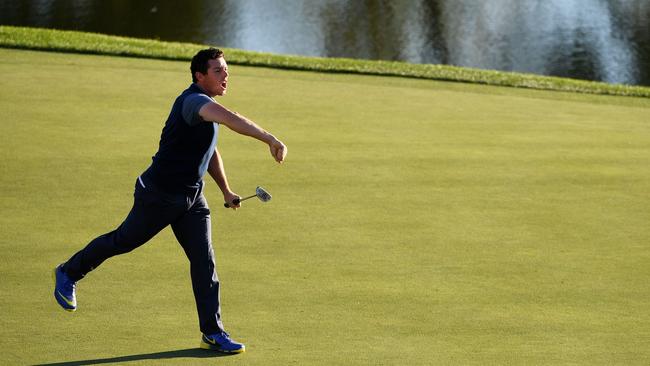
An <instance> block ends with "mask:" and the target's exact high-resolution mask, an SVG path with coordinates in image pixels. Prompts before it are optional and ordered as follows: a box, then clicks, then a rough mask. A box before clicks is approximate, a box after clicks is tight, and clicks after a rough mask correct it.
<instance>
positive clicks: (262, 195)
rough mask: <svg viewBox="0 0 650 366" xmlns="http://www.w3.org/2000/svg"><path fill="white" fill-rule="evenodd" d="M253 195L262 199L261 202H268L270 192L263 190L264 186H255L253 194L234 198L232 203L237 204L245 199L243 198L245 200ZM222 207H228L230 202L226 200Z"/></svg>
mask: <svg viewBox="0 0 650 366" xmlns="http://www.w3.org/2000/svg"><path fill="white" fill-rule="evenodd" d="M253 197H257V198H259V199H260V201H262V202H268V201H270V200H271V194H270V193H269V192H267V191H266V190H264V188H262V187H257V188H255V194H254V195H252V196H248V197H244V198H239V199H235V200H234V201H233V202H232V203H234V204H239V203H240V202H241V201H245V200H247V199H249V198H253ZM223 207H225V208H230V204H229V203H228V202H226V203H224V204H223Z"/></svg>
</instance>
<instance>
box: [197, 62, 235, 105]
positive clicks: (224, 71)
mask: <svg viewBox="0 0 650 366" xmlns="http://www.w3.org/2000/svg"><path fill="white" fill-rule="evenodd" d="M196 78H197V81H196V83H197V84H198V85H199V86H200V87H201V88H203V89H204V90H205V91H206V92H208V94H209V95H210V96H211V97H214V96H217V95H224V94H226V89H227V88H228V65H227V64H226V60H225V59H224V58H223V57H219V58H217V59H215V60H208V71H207V73H206V74H201V73H200V72H197V73H196Z"/></svg>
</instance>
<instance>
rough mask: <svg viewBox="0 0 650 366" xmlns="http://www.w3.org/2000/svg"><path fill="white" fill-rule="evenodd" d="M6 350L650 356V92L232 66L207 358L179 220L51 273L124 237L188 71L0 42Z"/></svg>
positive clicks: (586, 359) (146, 354) (424, 357)
mask: <svg viewBox="0 0 650 366" xmlns="http://www.w3.org/2000/svg"><path fill="white" fill-rule="evenodd" d="M0 74H1V75H2V77H1V78H0V149H1V150H0V152H1V154H2V155H1V157H2V159H0V189H1V190H2V199H1V200H0V210H1V211H0V213H1V215H0V230H1V232H2V235H1V236H0V291H1V293H2V297H1V298H0V310H2V312H1V313H0V314H1V315H0V349H1V350H2V354H1V356H0V363H1V364H7V365H20V364H50V365H51V364H61V365H62V364H66V363H67V364H72V365H91V364H111V363H119V362H124V363H127V364H151V365H153V364H163V363H164V364H178V365H190V364H192V365H193V364H199V365H200V364H205V365H208V364H210V365H214V364H223V365H240V364H241V365H344V364H345V365H356V364H358V365H432V364H463V365H467V364H470V365H472V364H473V365H484V364H521V365H530V364H585V365H611V364H622V365H623V364H624V365H632V364H638V365H645V364H648V363H650V312H649V311H648V309H650V291H648V283H650V244H648V239H649V238H650V229H649V228H648V222H649V221H650V208H649V207H650V197H649V196H648V192H649V191H650V118H649V117H648V116H649V115H650V100H648V99H635V98H623V97H605V96H589V95H577V94H568V93H558V92H541V91H523V90H517V89H506V88H495V87H487V86H477V85H469V84H450V83H442V82H435V81H426V80H414V79H400V78H394V77H373V76H359V75H357V76H353V75H332V74H328V75H325V74H317V73H309V72H297V71H280V70H272V69H264V68H250V67H244V66H233V67H231V78H230V82H229V95H228V96H226V97H224V98H223V99H222V100H221V101H222V103H223V104H225V105H226V106H228V107H230V108H232V109H234V110H236V111H238V112H241V113H242V114H244V115H246V116H248V117H250V118H251V119H253V120H255V121H257V122H259V123H260V124H261V125H263V126H264V127H266V128H268V129H269V130H270V131H272V132H274V133H275V134H277V135H278V136H279V137H281V138H282V139H283V140H284V141H285V142H286V143H287V144H288V146H289V156H288V160H287V162H286V163H285V164H284V165H283V166H278V165H277V164H275V163H274V162H272V160H271V157H270V156H269V154H268V152H267V149H266V148H265V147H264V146H263V145H262V144H260V143H257V142H255V141H253V140H250V139H247V138H244V137H241V136H238V135H236V134H234V133H232V132H230V131H227V130H226V129H225V128H224V129H222V134H221V136H220V145H219V146H220V151H222V154H223V156H224V159H225V162H226V170H227V172H228V175H229V178H230V181H231V185H232V186H233V187H234V188H235V190H236V191H237V192H239V193H240V194H241V195H245V194H252V192H253V191H254V188H255V186H256V185H262V186H264V187H265V188H267V189H268V190H269V191H270V192H271V193H272V194H273V200H272V201H271V202H269V203H268V204H261V203H260V202H246V204H245V207H243V208H242V209H241V210H239V211H237V212H232V211H230V210H225V209H223V208H221V201H222V197H221V196H220V194H219V193H218V188H217V187H216V185H215V184H214V183H213V182H209V183H208V184H207V186H206V187H207V188H206V190H207V192H206V195H207V197H208V201H209V202H210V204H211V206H212V212H213V235H214V239H215V251H216V254H217V266H218V269H219V275H220V278H221V280H222V287H223V296H222V301H223V315H224V322H225V324H226V326H227V328H228V330H229V331H230V332H231V334H232V335H233V337H234V338H235V339H238V340H241V341H243V342H244V343H246V345H247V352H246V353H245V354H243V355H238V356H232V357H222V358H214V355H213V354H211V353H205V352H203V351H200V350H198V349H197V346H198V342H199V331H198V329H197V320H196V314H195V306H194V300H193V297H192V293H191V288H190V282H189V274H188V271H189V269H188V264H187V260H186V259H185V257H184V254H183V252H182V250H181V248H180V246H179V245H177V244H176V242H175V240H174V239H173V235H172V234H171V232H170V231H169V230H165V231H164V232H162V233H161V234H160V235H158V236H157V237H156V238H155V239H154V240H152V241H151V242H149V243H148V244H147V245H145V246H143V247H142V248H139V249H137V250H136V251H134V252H132V253H130V254H127V255H123V256H120V257H117V258H112V259H109V260H108V261H107V262H106V263H104V264H103V265H102V266H101V267H100V268H98V269H97V270H96V271H94V272H92V273H91V274H89V275H88V276H87V278H86V279H84V280H82V281H81V282H80V284H79V287H78V301H79V310H78V311H77V312H76V313H73V314H70V313H67V312H64V311H62V310H61V309H59V308H58V306H57V305H56V304H55V301H54V299H53V298H52V295H51V292H52V280H51V270H52V268H53V267H54V265H56V264H57V263H59V262H61V261H63V260H65V259H67V258H68V257H69V256H70V255H72V254H73V253H74V252H75V251H76V250H78V249H80V248H81V247H82V246H83V245H85V244H86V243H87V242H88V241H89V240H90V239H92V238H93V237H95V236H96V235H99V234H101V233H104V232H106V231H109V230H112V229H113V228H114V227H115V226H116V225H117V224H119V223H120V222H121V220H122V219H123V218H124V215H125V214H126V213H127V212H128V210H129V208H130V205H131V203H132V190H133V185H134V181H135V178H136V177H137V175H138V174H139V173H140V172H141V171H142V170H143V169H144V168H146V167H147V165H148V164H149V162H150V156H151V155H152V154H153V153H154V152H155V150H156V147H157V143H158V137H159V135H160V129H161V127H162V124H163V122H164V119H165V118H166V116H167V114H168V112H169V107H170V106H171V103H172V101H173V99H174V98H175V97H176V96H177V94H178V93H179V92H180V91H181V90H182V89H183V88H185V87H186V86H187V85H188V82H189V79H188V78H189V71H188V64H187V62H175V61H155V60H143V59H128V58H112V57H103V56H82V55H70V54H67V55H62V54H56V53H39V52H32V51H16V50H0Z"/></svg>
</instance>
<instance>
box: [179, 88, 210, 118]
mask: <svg viewBox="0 0 650 366" xmlns="http://www.w3.org/2000/svg"><path fill="white" fill-rule="evenodd" d="M210 102H213V100H212V98H210V97H208V96H207V95H205V94H198V93H197V94H191V95H189V96H187V98H185V100H184V101H183V108H182V113H183V120H185V122H186V123H187V124H188V125H190V126H196V125H198V124H199V123H201V122H204V119H203V118H202V117H201V116H200V115H199V110H200V109H201V107H203V106H204V105H205V104H206V103H210Z"/></svg>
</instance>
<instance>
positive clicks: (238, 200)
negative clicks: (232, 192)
mask: <svg viewBox="0 0 650 366" xmlns="http://www.w3.org/2000/svg"><path fill="white" fill-rule="evenodd" d="M239 202H241V200H240V199H239V198H235V199H234V200H232V203H234V204H236V205H237V204H239ZM223 207H225V208H230V205H229V204H228V202H226V203H224V204H223Z"/></svg>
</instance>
